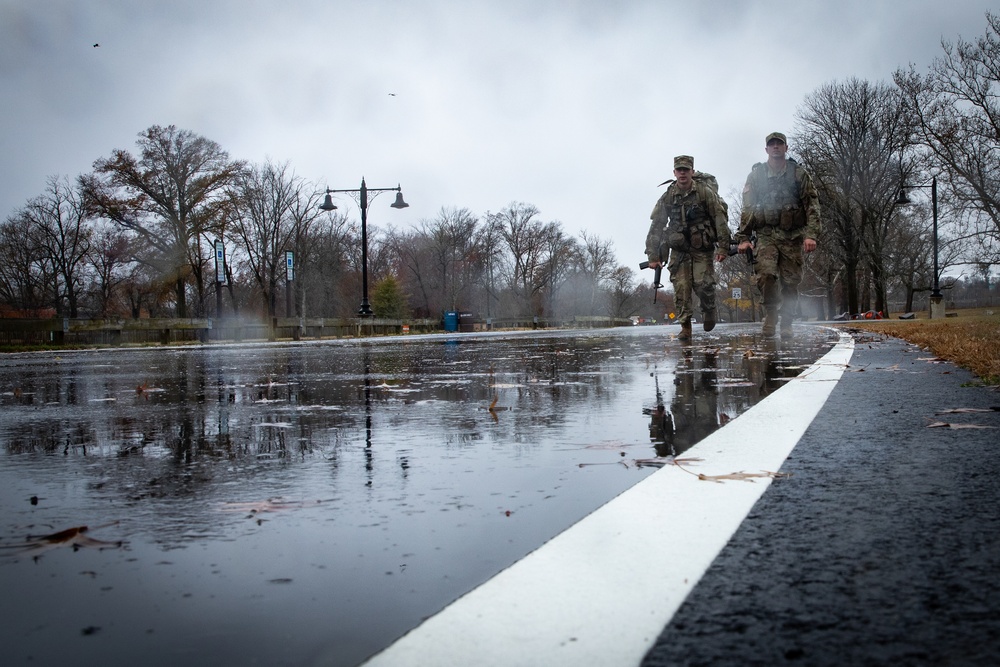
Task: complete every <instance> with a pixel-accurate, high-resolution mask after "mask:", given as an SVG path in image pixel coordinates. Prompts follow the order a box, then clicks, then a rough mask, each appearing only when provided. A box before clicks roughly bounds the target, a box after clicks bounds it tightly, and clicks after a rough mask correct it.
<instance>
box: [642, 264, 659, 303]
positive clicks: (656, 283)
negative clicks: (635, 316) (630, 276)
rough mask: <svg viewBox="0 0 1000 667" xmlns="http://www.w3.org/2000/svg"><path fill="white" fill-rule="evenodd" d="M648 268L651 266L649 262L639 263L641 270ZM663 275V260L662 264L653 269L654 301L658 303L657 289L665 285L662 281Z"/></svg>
mask: <svg viewBox="0 0 1000 667" xmlns="http://www.w3.org/2000/svg"><path fill="white" fill-rule="evenodd" d="M648 268H649V262H642V263H641V264H639V270H640V271H642V270H643V269H648ZM662 276H663V262H660V265H659V266H658V267H656V268H655V269H653V303H656V291H657V290H658V289H660V288H661V287H663V285H662V284H661V283H660V278H661V277H662Z"/></svg>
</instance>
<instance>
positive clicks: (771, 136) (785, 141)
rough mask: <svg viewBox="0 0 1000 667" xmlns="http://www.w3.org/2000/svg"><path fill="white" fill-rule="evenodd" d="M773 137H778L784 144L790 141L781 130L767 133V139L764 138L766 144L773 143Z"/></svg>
mask: <svg viewBox="0 0 1000 667" xmlns="http://www.w3.org/2000/svg"><path fill="white" fill-rule="evenodd" d="M771 139H777V140H778V141H780V142H781V143H783V144H787V143H788V140H787V139H785V135H783V134H782V133H781V132H772V133H771V134H769V135H767V138H766V139H764V145H765V146H766V145H767V144H769V143H771Z"/></svg>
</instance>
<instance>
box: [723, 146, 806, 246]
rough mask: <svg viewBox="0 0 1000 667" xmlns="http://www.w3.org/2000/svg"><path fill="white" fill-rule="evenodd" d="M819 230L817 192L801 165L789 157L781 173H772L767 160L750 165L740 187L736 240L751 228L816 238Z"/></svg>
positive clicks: (790, 236)
mask: <svg viewBox="0 0 1000 667" xmlns="http://www.w3.org/2000/svg"><path fill="white" fill-rule="evenodd" d="M820 230H821V222H820V212H819V195H818V194H817V193H816V186H815V185H813V182H812V177H811V176H810V175H809V172H807V171H806V170H805V169H804V168H803V167H802V165H800V164H799V163H797V162H796V161H795V160H793V159H791V158H789V159H788V160H787V161H786V164H785V169H784V170H783V171H781V172H780V173H772V172H771V170H770V168H769V167H768V164H767V163H766V162H758V163H757V164H755V165H754V166H753V169H751V170H750V175H749V176H747V182H746V185H745V186H744V187H743V211H742V213H741V214H740V227H739V230H738V231H737V232H736V240H737V242H742V241H745V240H747V239H749V238H750V235H751V234H753V233H754V232H756V233H758V234H768V235H771V236H773V237H775V238H778V239H787V240H793V239H794V240H797V239H802V238H811V239H817V238H819V233H820Z"/></svg>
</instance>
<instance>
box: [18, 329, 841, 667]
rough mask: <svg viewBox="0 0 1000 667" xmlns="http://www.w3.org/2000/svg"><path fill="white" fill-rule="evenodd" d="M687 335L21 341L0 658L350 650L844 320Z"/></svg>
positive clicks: (346, 661) (690, 439)
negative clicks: (787, 333) (43, 344)
mask: <svg viewBox="0 0 1000 667" xmlns="http://www.w3.org/2000/svg"><path fill="white" fill-rule="evenodd" d="M675 333H676V328H670V327H633V328H628V329H620V330H614V331H606V330H605V331H592V332H541V333H539V332H531V333H523V334H518V335H469V334H463V335H462V336H457V337H451V338H445V337H443V336H428V337H413V338H408V339H400V338H393V339H382V340H369V341H364V342H357V341H353V342H344V341H336V342H330V341H327V342H318V343H303V344H295V345H256V346H251V345H247V346H233V347H221V346H220V347H215V346H212V347H205V348H170V349H144V350H109V351H97V352H67V353H66V354H63V355H60V356H51V355H12V356H8V357H4V358H2V359H0V446H2V450H0V461H2V463H0V498H2V500H3V505H4V508H5V510H6V511H5V513H4V516H3V518H2V520H0V582H2V583H3V588H4V591H5V596H4V601H3V602H0V606H3V607H4V610H5V612H6V614H5V617H6V618H8V619H10V622H8V623H6V624H4V625H3V626H0V627H2V629H0V641H2V643H3V645H4V646H5V647H7V651H6V653H7V656H8V657H10V658H11V659H13V661H14V662H24V661H27V660H29V659H30V660H34V661H36V662H39V663H46V662H54V661H56V660H65V659H74V658H78V657H79V656H80V655H82V654H83V653H82V652H86V651H95V650H99V651H100V653H101V654H103V655H108V656H114V658H115V660H114V661H116V662H123V661H130V660H132V659H135V660H136V661H139V660H142V661H143V662H144V663H147V664H174V663H176V661H177V660H178V659H183V660H185V661H186V662H189V663H192V664H201V663H204V664H208V663H210V662H211V663H213V664H215V663H218V662H219V661H220V660H221V661H222V662H227V663H234V662H242V661H248V662H249V661H252V660H257V661H261V662H265V663H271V662H290V663H296V664H298V663H303V662H306V663H308V662H310V661H314V660H320V661H322V662H323V664H342V665H354V664H357V663H358V662H359V661H360V660H362V659H363V658H364V657H366V656H367V655H370V654H371V653H372V652H374V651H376V650H378V649H379V648H382V647H384V646H385V645H387V644H388V643H389V642H390V641H392V640H393V639H394V638H396V637H398V636H399V635H401V634H402V633H404V632H405V631H406V630H408V629H410V628H411V627H413V626H414V625H416V624H417V623H418V622H419V621H420V619H422V618H423V617H425V616H427V615H430V614H432V613H434V612H435V611H437V610H439V609H440V608H441V607H443V606H444V605H445V604H447V603H448V602H450V601H451V600H453V599H455V598H456V597H458V596H459V595H461V594H463V593H465V592H466V591H468V590H469V589H471V588H472V587H474V586H476V585H478V584H479V583H482V582H483V581H485V580H486V579H488V578H489V577H491V576H492V575H493V574H495V573H496V572H498V571H499V570H501V569H502V568H504V567H506V566H507V565H509V564H511V563H512V562H514V561H515V560H517V559H518V558H521V557H522V556H524V555H525V554H526V553H528V552H530V551H531V550H533V549H535V548H537V547H538V546H540V545H541V544H543V543H544V542H545V541H546V540H548V539H550V538H551V537H553V536H554V535H556V534H558V533H559V532H561V531H562V530H564V529H565V528H567V527H568V526H570V525H572V524H573V523H574V522H576V521H577V520H579V519H580V518H582V517H583V516H585V515H586V514H588V513H589V512H591V511H593V510H594V509H596V508H597V507H599V506H600V505H602V504H604V503H605V502H607V501H608V500H610V499H611V498H613V497H614V496H615V495H617V494H619V493H621V492H622V491H624V490H626V489H627V488H629V487H630V486H632V485H633V484H635V483H636V482H638V481H639V480H640V479H642V478H643V477H645V476H646V475H648V474H652V473H653V472H654V470H653V469H650V468H640V467H639V466H637V465H634V464H632V462H634V461H635V460H636V459H641V458H649V457H653V456H664V455H676V454H680V453H682V452H683V451H685V450H687V449H688V448H689V447H691V446H692V445H693V444H695V443H696V442H697V441H699V440H700V439H702V438H704V437H705V436H706V435H708V434H709V433H711V432H712V431H714V430H716V429H717V428H719V427H720V426H721V425H723V424H725V423H727V422H728V421H731V420H733V419H735V418H737V417H738V416H739V415H740V414H742V413H743V412H745V411H746V410H747V409H749V407H751V406H752V405H753V404H754V403H756V402H757V401H759V400H760V399H761V398H762V397H763V396H765V395H766V394H768V393H770V392H771V391H774V390H775V389H777V388H779V387H780V386H782V385H783V384H784V382H785V381H787V379H789V378H791V377H794V376H795V375H797V374H798V373H799V372H800V371H801V370H802V368H803V367H805V366H807V365H808V364H810V363H812V361H814V360H815V359H816V358H818V357H819V356H821V355H822V354H824V353H825V352H826V351H827V350H828V349H829V348H830V347H831V346H832V344H833V342H834V340H835V334H833V333H832V332H831V331H829V330H826V329H820V328H813V327H800V328H797V333H798V337H797V338H796V340H795V341H793V342H790V343H784V342H781V341H775V342H769V343H765V342H763V341H761V340H760V339H758V338H757V337H756V336H755V335H753V333H752V330H751V329H749V328H741V327H739V326H731V327H719V328H718V329H717V330H716V331H715V332H713V335H711V336H708V335H702V336H696V341H695V344H694V345H688V346H682V345H680V344H679V343H678V342H677V341H676V340H674V339H673V335H674V334H675ZM82 526H87V527H88V528H87V530H85V531H79V530H78V531H77V533H74V534H73V535H70V533H66V532H64V531H67V530H71V529H79V528H80V527H82ZM53 535H61V536H69V538H71V539H69V538H68V539H67V540H65V543H63V542H59V543H58V544H54V543H53V540H51V539H50V540H44V539H41V540H40V538H45V537H49V538H51V536H53ZM29 536H30V537H31V538H32V539H33V540H34V544H33V543H32V541H31V540H29V539H28V538H29ZM85 538H86V539H85ZM119 543H120V546H119ZM32 546H34V547H35V549H34V550H33V549H31V547H32ZM39 547H44V548H39Z"/></svg>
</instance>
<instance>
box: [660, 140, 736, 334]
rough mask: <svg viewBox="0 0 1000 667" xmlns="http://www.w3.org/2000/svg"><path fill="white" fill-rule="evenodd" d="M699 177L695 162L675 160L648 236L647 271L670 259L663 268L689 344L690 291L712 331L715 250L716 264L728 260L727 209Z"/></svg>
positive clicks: (683, 157)
mask: <svg viewBox="0 0 1000 667" xmlns="http://www.w3.org/2000/svg"><path fill="white" fill-rule="evenodd" d="M700 176H702V174H700V173H699V172H695V171H694V158H693V157H691V156H690V155H679V156H677V157H675V158H674V178H675V179H676V180H675V181H674V182H671V183H670V186H669V187H668V188H667V191H666V192H665V193H663V196H661V197H660V199H659V201H657V202H656V206H655V207H653V213H652V214H651V215H650V218H651V222H650V225H649V233H648V234H647V235H646V257H647V258H648V259H649V266H650V267H652V268H654V269H655V268H656V267H658V266H660V265H661V264H663V263H664V261H665V259H666V255H667V252H668V251H669V253H670V261H669V262H667V263H666V266H667V270H668V271H670V282H671V283H672V284H673V286H674V304H675V306H676V308H677V319H678V321H679V322H680V323H681V333H680V335H679V338H680V339H681V340H690V339H691V315H692V313H693V307H692V302H691V292H692V291H693V292H694V293H695V294H697V295H698V300H699V301H700V302H701V311H702V316H703V319H704V327H705V331H711V330H712V329H713V327H715V265H714V264H713V263H712V254H713V249H714V251H715V259H716V260H718V261H720V262H721V261H723V260H725V259H726V257H728V254H729V253H728V251H729V224H728V213H727V212H728V208H727V207H726V204H725V202H724V201H722V200H721V199H720V198H719V195H718V194H716V192H715V190H714V189H712V188H711V187H709V186H708V185H707V184H706V183H704V182H701V181H700V180H699V177H700ZM712 180H713V181H714V178H713V179H712ZM668 182H669V181H668Z"/></svg>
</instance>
